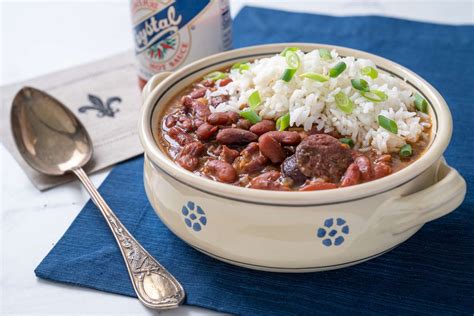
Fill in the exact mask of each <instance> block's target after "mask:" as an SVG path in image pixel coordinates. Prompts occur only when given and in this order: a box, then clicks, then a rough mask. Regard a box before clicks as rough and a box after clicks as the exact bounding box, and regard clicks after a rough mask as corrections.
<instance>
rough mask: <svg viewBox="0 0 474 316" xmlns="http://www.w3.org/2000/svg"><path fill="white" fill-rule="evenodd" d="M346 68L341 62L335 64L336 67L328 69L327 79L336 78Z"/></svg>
mask: <svg viewBox="0 0 474 316" xmlns="http://www.w3.org/2000/svg"><path fill="white" fill-rule="evenodd" d="M346 68H347V65H346V63H345V62H343V61H341V62H339V63H337V64H336V66H334V67H332V68H331V69H329V77H331V78H336V77H337V76H339V75H340V74H342V72H343V71H344V70H346Z"/></svg>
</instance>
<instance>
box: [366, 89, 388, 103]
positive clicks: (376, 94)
mask: <svg viewBox="0 0 474 316" xmlns="http://www.w3.org/2000/svg"><path fill="white" fill-rule="evenodd" d="M360 94H362V96H363V97H364V98H366V99H367V100H369V101H372V102H383V101H386V100H387V99H388V96H387V95H386V94H385V93H384V92H382V91H380V90H372V91H369V92H361V93H360Z"/></svg>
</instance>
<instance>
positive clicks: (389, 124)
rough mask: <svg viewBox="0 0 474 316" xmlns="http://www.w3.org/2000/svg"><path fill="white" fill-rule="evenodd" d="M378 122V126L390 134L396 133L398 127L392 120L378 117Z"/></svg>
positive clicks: (381, 116)
mask: <svg viewBox="0 0 474 316" xmlns="http://www.w3.org/2000/svg"><path fill="white" fill-rule="evenodd" d="M378 120H379V125H380V126H382V127H383V128H385V129H386V130H387V131H389V132H390V133H393V134H397V133H398V126H397V123H396V122H395V121H394V120H391V119H389V118H388V117H385V116H383V115H379V116H378Z"/></svg>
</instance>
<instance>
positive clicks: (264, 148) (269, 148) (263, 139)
mask: <svg viewBox="0 0 474 316" xmlns="http://www.w3.org/2000/svg"><path fill="white" fill-rule="evenodd" d="M258 145H259V147H260V151H261V152H262V154H263V155H265V156H266V157H267V158H268V159H270V160H271V161H272V162H273V163H280V162H283V160H285V158H286V154H285V151H284V150H283V147H281V145H280V143H279V142H278V141H277V140H276V139H275V138H273V137H272V136H271V135H269V133H266V134H263V135H262V136H260V138H259V140H258Z"/></svg>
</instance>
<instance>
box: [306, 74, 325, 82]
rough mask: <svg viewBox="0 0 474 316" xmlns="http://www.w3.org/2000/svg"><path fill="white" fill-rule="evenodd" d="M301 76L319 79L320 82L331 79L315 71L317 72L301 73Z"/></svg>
mask: <svg viewBox="0 0 474 316" xmlns="http://www.w3.org/2000/svg"><path fill="white" fill-rule="evenodd" d="M300 77H302V78H308V79H311V80H314V81H319V82H326V81H328V80H329V78H328V77H326V76H323V75H321V74H318V73H315V72H306V73H304V74H301V75H300Z"/></svg>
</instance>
